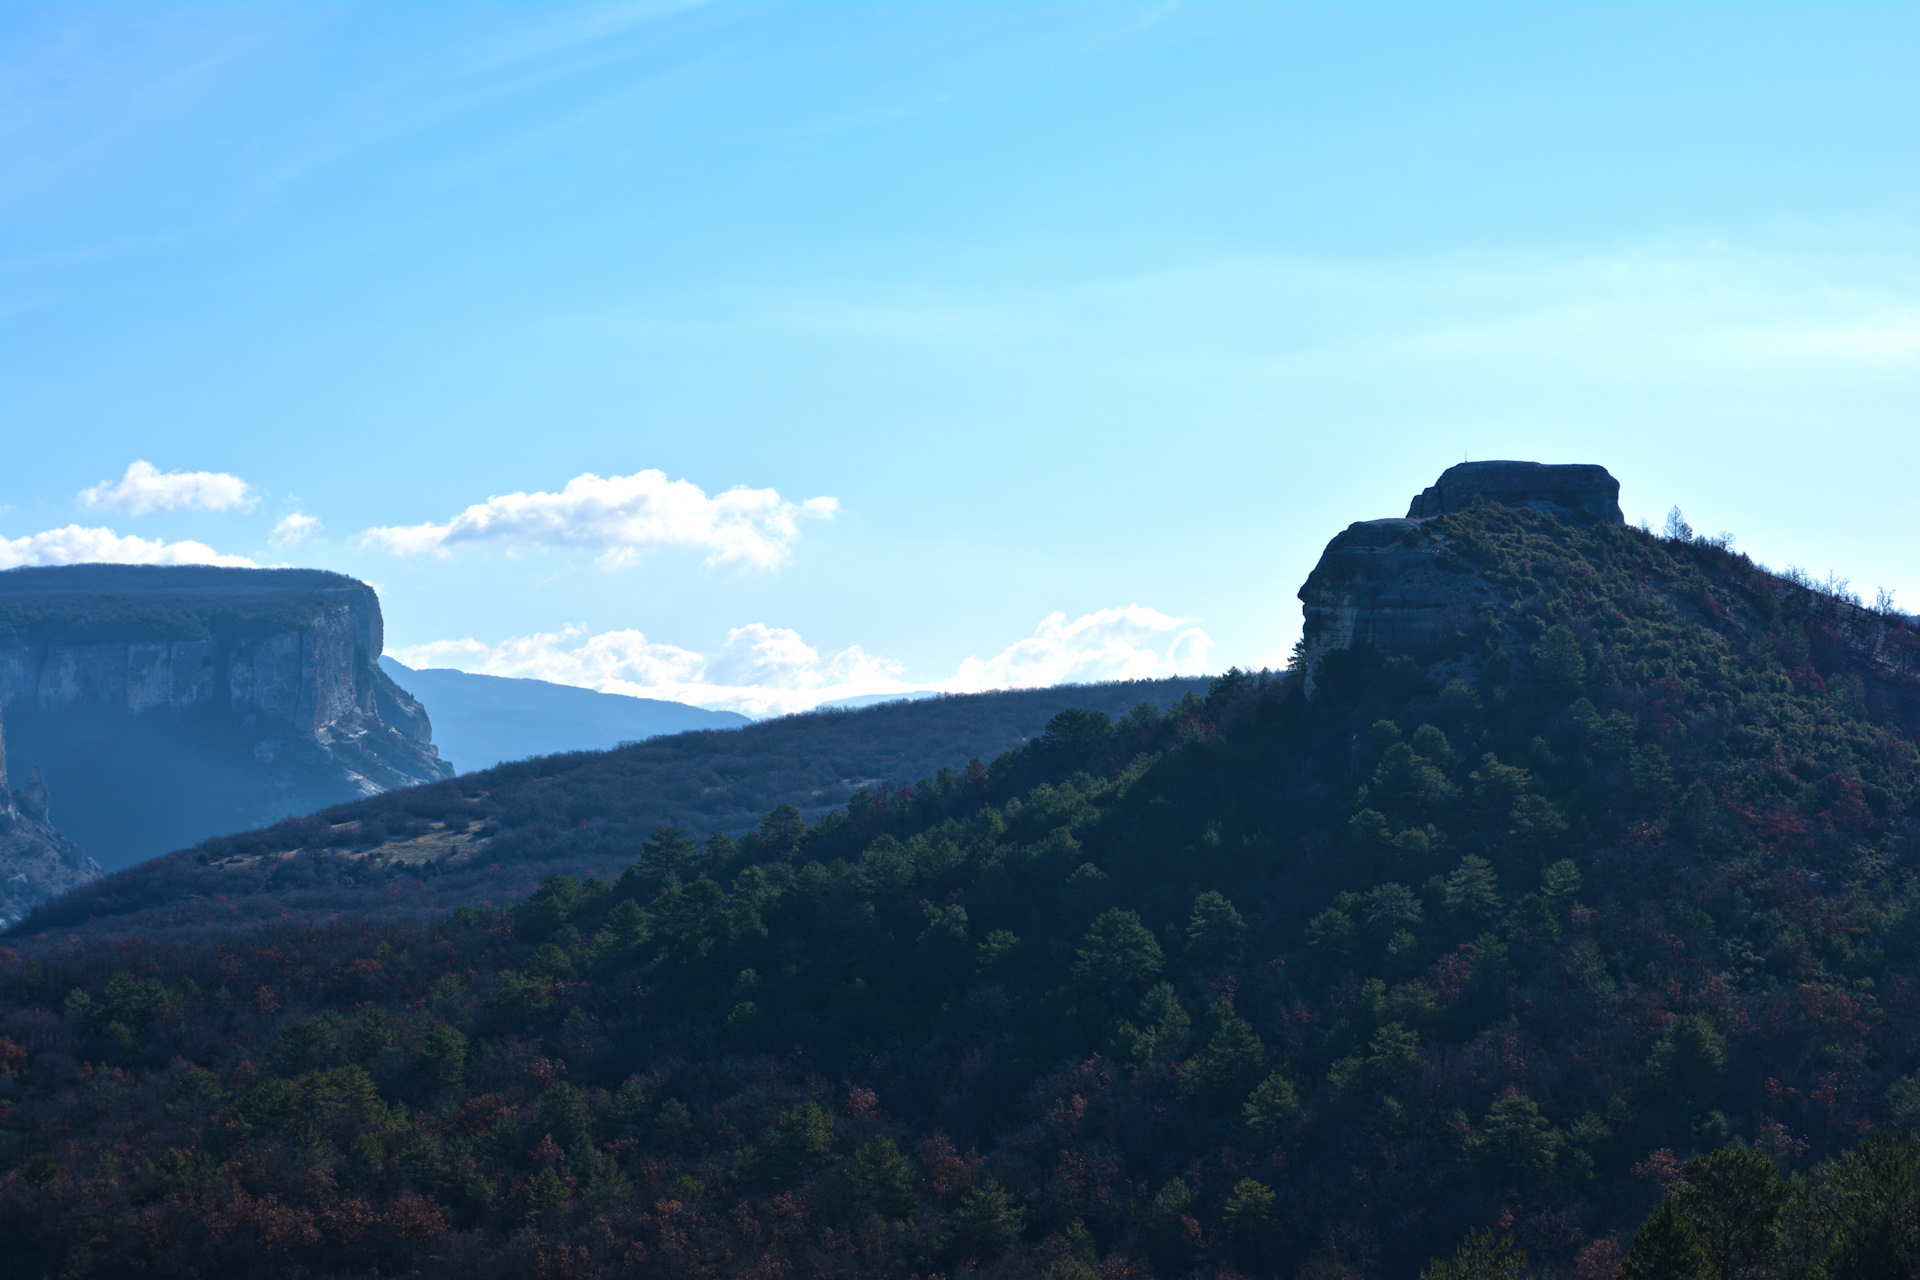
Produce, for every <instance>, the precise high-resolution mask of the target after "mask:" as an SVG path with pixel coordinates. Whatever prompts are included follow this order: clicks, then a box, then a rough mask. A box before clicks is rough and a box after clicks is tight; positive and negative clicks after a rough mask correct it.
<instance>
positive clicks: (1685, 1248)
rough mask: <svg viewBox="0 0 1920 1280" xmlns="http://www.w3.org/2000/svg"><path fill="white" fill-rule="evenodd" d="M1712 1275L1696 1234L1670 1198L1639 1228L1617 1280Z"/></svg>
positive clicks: (1692, 1279) (1690, 1279)
mask: <svg viewBox="0 0 1920 1280" xmlns="http://www.w3.org/2000/svg"><path fill="white" fill-rule="evenodd" d="M1712 1274H1713V1273H1712V1271H1711V1269H1710V1268H1709V1265H1708V1261H1707V1250H1706V1246H1705V1245H1703V1244H1701V1243H1700V1232H1699V1230H1698V1229H1696V1228H1695V1226H1694V1225H1693V1220H1692V1219H1691V1218H1689V1217H1687V1215H1686V1214H1684V1213H1682V1212H1680V1206H1679V1204H1678V1202H1677V1201H1676V1200H1675V1199H1674V1198H1673V1197H1672V1196H1668V1197H1667V1199H1666V1200H1665V1201H1664V1202H1663V1203H1662V1204H1661V1205H1660V1207H1659V1209H1657V1210H1655V1211H1654V1215H1653V1216H1652V1217H1651V1218H1648V1219H1647V1220H1646V1221H1645V1222H1643V1223H1641V1224H1640V1230H1638V1231H1636V1232H1635V1233H1634V1236H1633V1245H1632V1246H1631V1247H1630V1248H1629V1249H1628V1250H1627V1257H1626V1261H1625V1262H1623V1263H1621V1265H1620V1280H1707V1277H1709V1276H1711V1275H1712Z"/></svg>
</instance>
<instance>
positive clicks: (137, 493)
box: [80, 460, 260, 516]
mask: <svg viewBox="0 0 1920 1280" xmlns="http://www.w3.org/2000/svg"><path fill="white" fill-rule="evenodd" d="M80 501H81V502H82V503H84V504H85V505H87V506H89V507H105V508H108V509H110V510H114V511H124V512H126V513H127V514H128V515H130V516H146V515H152V514H153V513H154V512H156V511H179V510H182V509H196V510H200V511H231V510H239V511H250V510H252V509H253V506H254V504H255V503H257V502H259V501H260V499H259V496H258V495H257V494H255V493H254V491H253V486H252V485H250V484H248V483H247V482H246V481H245V480H242V479H241V478H240V477H239V476H236V475H229V474H227V473H226V472H224V471H162V470H160V468H158V467H156V466H154V465H153V464H152V463H151V462H147V461H145V460H141V461H138V462H135V463H133V464H132V465H131V466H129V467H128V468H127V473H126V474H125V475H124V476H121V477H120V479H119V480H118V481H115V482H109V481H106V480H102V481H101V482H100V483H99V484H97V485H94V486H93V487H92V488H91V489H82V490H81V491H80Z"/></svg>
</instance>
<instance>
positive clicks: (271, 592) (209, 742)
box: [0, 565, 452, 866]
mask: <svg viewBox="0 0 1920 1280" xmlns="http://www.w3.org/2000/svg"><path fill="white" fill-rule="evenodd" d="M381 647H382V623H381V617H380V601H379V598H378V597H377V596H376V595H375V594H374V591H373V589H372V588H371V587H368V586H367V585H366V584H365V583H361V582H356V581H355V580H353V579H352V578H348V577H344V576H342V575H340V574H334V573H326V572H322V571H319V570H307V569H218V568H208V567H202V566H179V567H174V566H168V567H159V566H146V565H72V566H63V567H59V568H33V569H12V570H8V571H6V572H4V573H0V708H4V714H5V715H6V717H7V721H8V730H9V733H10V735H11V739H12V744H13V749H14V757H15V760H16V762H17V763H18V762H31V763H33V764H35V765H37V766H38V767H39V768H40V769H42V770H43V771H44V773H45V776H46V778H47V780H48V782H49V783H50V784H51V786H52V788H53V790H54V791H55V792H56V793H58V794H59V795H60V796H61V801H62V814H63V825H64V827H65V828H66V830H67V831H68V832H69V833H70V834H71V835H72V836H73V837H75V838H76V839H77V840H78V841H79V842H80V843H81V844H82V845H83V846H85V847H86V848H88V849H90V850H92V851H93V852H94V853H95V855H96V856H98V857H99V858H100V859H101V861H102V862H104V863H105V864H106V865H108V866H126V865H128V864H130V863H132V862H136V861H138V860H140V859H141V858H145V857H151V856H153V855H154V854H158V853H163V852H165V851H167V850H169V849H175V848H180V847H183V846H185V845H189V844H192V843H194V842H196V841H198V840H202V839H204V838H206V837H207V836H210V835H215V834H219V833H222V832H228V831H236V830H242V829H245V828H248V827H252V826H258V825H260V824H263V823H268V822H273V821H275V820H277V819H279V818H282V817H285V816H287V815H288V814H292V813H305V812H309V811H311V810H313V809H316V808H322V807H324V806H326V805H329V804H337V803H340V802H341V801H343V800H350V799H355V798H358V797H361V796H368V795H375V794H378V793H379V792H382V791H387V790H391V789H393V788H396V787H404V786H411V785H413V784H415V783H421V782H433V781H437V780H439V779H441V778H445V777H449V776H451V775H452V769H451V767H450V766H448V765H447V764H445V763H444V762H442V761H441V760H440V759H439V756H438V753H437V752H436V751H435V749H434V747H433V729H432V725H431V723H430V722H429V720H428V718H427V714H426V711H425V709H424V708H423V707H421V705H420V704H419V703H418V702H417V701H416V700H415V699H414V698H413V697H412V696H411V695H409V694H408V693H406V692H405V691H404V690H402V689H401V688H400V687H399V686H397V685H395V684H394V683H393V681H392V680H391V679H389V678H388V677H387V675H386V674H385V673H384V672H382V671H381V670H380V668H379V666H378V665H377V663H376V659H377V658H378V657H379V655H380V651H381Z"/></svg>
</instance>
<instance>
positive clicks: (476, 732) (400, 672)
mask: <svg viewBox="0 0 1920 1280" xmlns="http://www.w3.org/2000/svg"><path fill="white" fill-rule="evenodd" d="M380 669H381V670H382V671H384V672H385V673H386V674H387V676H388V677H389V678H391V679H392V680H393V682H394V683H395V684H397V685H399V686H400V687H401V688H403V689H406V690H407V691H408V692H409V693H411V694H413V695H414V696H415V697H416V698H418V699H419V700H420V701H421V702H423V703H425V704H426V705H427V706H429V707H431V708H432V710H433V733H434V743H435V745H436V746H437V747H438V748H439V751H440V754H441V756H442V758H444V759H445V760H446V761H447V762H448V763H449V764H451V765H453V766H454V768H456V769H458V770H459V771H460V772H462V773H474V772H476V771H478V770H481V769H488V768H491V767H493V766H494V765H496V764H502V763H504V762H506V761H509V760H524V759H526V758H527V757H528V756H550V755H557V754H559V753H561V752H566V751H604V750H606V749H608V748H610V747H617V746H619V745H620V744H621V743H623V742H642V741H645V740H646V739H648V738H657V737H659V736H660V735H661V734H666V733H685V732H687V731H688V730H690V729H738V728H740V727H742V726H743V725H748V724H752V723H753V721H752V720H751V719H749V718H748V717H746V716H743V715H741V714H740V713H738V712H736V711H709V710H707V709H706V708H705V707H696V706H691V705H689V704H687V703H684V702H670V701H667V700H665V699H661V698H635V697H630V696H628V695H626V694H619V693H600V692H598V691H596V690H593V689H582V688H579V687H578V686H576V685H569V684H555V683H554V682H552V681H549V680H529V679H522V678H517V677H511V676H487V675H477V674H474V673H473V672H468V671H457V670H454V669H453V668H451V667H409V666H406V665H404V664H403V663H401V662H398V661H396V660H395V659H393V658H390V657H384V656H383V657H382V658H381V659H380Z"/></svg>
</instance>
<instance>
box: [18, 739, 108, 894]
mask: <svg viewBox="0 0 1920 1280" xmlns="http://www.w3.org/2000/svg"><path fill="white" fill-rule="evenodd" d="M99 876H100V865H99V864H98V863H96V862H95V861H94V860H93V859H92V858H89V857H88V856H87V855H86V854H85V853H83V852H81V850H80V846H79V845H77V844H75V843H74V842H73V841H71V840H69V839H67V837H66V836H64V835H62V834H61V833H60V832H59V830H58V829H56V828H55V827H54V825H53V821H52V801H51V798H50V796H49V794H48V791H47V781H46V779H45V778H44V777H42V776H41V773H40V770H39V769H37V768H36V769H34V770H33V771H32V772H31V773H29V774H28V775H27V781H26V784H25V785H24V786H22V787H21V788H20V789H19V790H17V791H16V790H14V789H13V788H12V787H10V786H9V785H8V778H7V727H6V720H5V717H4V715H0V928H5V927H6V926H8V925H11V924H13V923H14V922H15V921H17V920H19V919H20V918H21V917H22V916H24V915H25V914H26V913H27V911H28V910H29V909H30V908H31V907H33V905H34V904H35V903H38V902H44V901H45V900H46V899H48V898H51V897H53V896H54V895H55V894H57V893H65V892H66V891H67V890H69V889H74V888H78V887H79V886H81V885H83V884H85V883H87V881H89V880H95V879H98V878H99Z"/></svg>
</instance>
